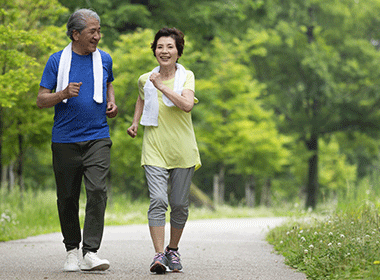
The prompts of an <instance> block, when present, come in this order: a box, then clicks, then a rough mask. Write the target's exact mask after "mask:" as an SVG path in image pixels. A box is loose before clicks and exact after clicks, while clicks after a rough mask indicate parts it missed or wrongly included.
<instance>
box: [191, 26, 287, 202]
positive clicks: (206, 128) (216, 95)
mask: <svg viewBox="0 0 380 280" xmlns="http://www.w3.org/2000/svg"><path fill="white" fill-rule="evenodd" d="M261 36H264V38H265V34H261ZM262 40H264V39H263V38H262ZM258 41H260V40H255V41H250V43H246V42H247V41H245V42H242V41H239V40H235V41H234V42H233V43H228V42H222V40H221V39H219V38H215V39H214V40H213V48H212V49H210V53H212V54H213V55H212V56H210V60H209V61H208V65H209V66H210V68H209V75H208V76H207V77H205V78H204V79H201V80H200V81H198V89H197V95H198V97H199V99H200V104H199V105H197V106H198V107H197V108H196V110H195V111H196V114H197V116H196V118H197V120H198V121H199V123H198V125H197V128H198V129H199V131H200V133H199V134H198V135H199V136H198V141H199V142H200V149H201V151H202V152H203V154H204V155H206V157H207V159H208V160H212V161H214V162H215V163H216V166H218V171H216V172H215V173H217V174H218V175H217V177H216V178H217V180H218V183H217V184H216V186H219V188H220V189H221V191H220V194H219V199H218V200H219V201H220V202H221V203H222V202H223V200H224V177H225V174H226V173H227V174H228V173H229V174H237V175H239V176H242V177H243V178H244V179H245V180H246V181H250V180H252V178H255V179H256V180H257V181H259V180H263V179H268V178H271V177H272V176H274V174H275V173H276V172H279V171H280V170H281V168H282V166H283V165H284V164H285V163H286V157H287V151H286V149H285V148H284V144H285V143H286V138H285V137H284V136H281V135H280V134H279V133H278V130H277V128H276V125H275V123H274V121H273V119H272V118H273V115H272V113H271V112H270V111H267V110H264V108H263V104H262V101H261V100H259V96H260V93H261V91H262V90H264V88H265V87H264V85H262V84H260V83H259V82H258V81H256V80H253V79H252V77H251V73H250V70H249V69H248V67H247V66H245V65H244V64H243V63H242V62H244V58H245V53H246V52H247V49H250V51H251V52H255V53H260V52H263V51H264V50H262V49H261V47H260V45H259V44H258ZM244 43H246V44H244ZM248 185H249V184H248ZM216 197H218V195H217V196H216Z"/></svg>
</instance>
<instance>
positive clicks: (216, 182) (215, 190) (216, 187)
mask: <svg viewBox="0 0 380 280" xmlns="http://www.w3.org/2000/svg"><path fill="white" fill-rule="evenodd" d="M213 199H214V204H215V205H220V201H219V176H218V174H214V181H213Z"/></svg>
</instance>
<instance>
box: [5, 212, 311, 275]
mask: <svg viewBox="0 0 380 280" xmlns="http://www.w3.org/2000/svg"><path fill="white" fill-rule="evenodd" d="M282 222H284V220H283V219H282V218H254V219H222V220H201V221H189V222H188V223H187V225H186V228H185V231H184V234H183V237H182V240H181V244H180V252H181V254H182V264H183V266H184V272H183V273H167V274H165V275H154V274H151V273H150V272H149V265H150V262H151V260H152V258H153V255H154V250H153V246H152V242H151V240H150V236H149V231H148V227H147V225H131V226H112V227H106V228H105V232H104V238H103V242H102V247H101V249H100V250H99V252H98V255H99V256H100V257H101V258H107V259H108V260H109V261H110V263H111V267H110V269H109V270H107V271H105V272H87V273H84V272H70V273H65V272H62V266H63V261H64V259H65V256H66V253H65V250H64V246H63V243H62V237H61V234H60V233H53V234H46V235H40V236H35V237H29V238H26V239H21V240H15V241H9V242H3V243H0V260H1V261H0V279H6V280H11V279H25V280H33V279H41V280H44V279H85V280H86V279H152V280H156V279H158V280H164V279H207V280H213V279H218V280H219V279H220V280H221V279H225V280H229V279H260V280H305V279H306V276H305V275H304V274H302V273H299V272H296V271H295V270H293V269H291V268H289V267H287V266H285V265H284V263H283V261H284V259H283V257H282V256H280V255H277V254H275V253H273V248H272V246H270V245H269V244H268V243H267V242H266V241H265V240H264V239H265V234H266V233H267V232H268V228H272V227H275V226H277V225H279V224H281V223H282ZM167 232H168V231H167Z"/></svg>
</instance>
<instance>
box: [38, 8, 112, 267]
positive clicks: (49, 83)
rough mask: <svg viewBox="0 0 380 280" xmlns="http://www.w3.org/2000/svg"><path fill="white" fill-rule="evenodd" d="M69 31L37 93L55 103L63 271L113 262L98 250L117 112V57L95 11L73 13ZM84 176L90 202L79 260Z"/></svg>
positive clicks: (43, 104) (41, 103) (44, 102)
mask: <svg viewBox="0 0 380 280" xmlns="http://www.w3.org/2000/svg"><path fill="white" fill-rule="evenodd" d="M67 35H68V36H69V37H70V39H71V43H70V44H69V45H68V46H67V47H66V48H65V49H64V50H61V51H59V52H57V53H54V54H53V55H51V56H50V58H49V60H48V62H47V64H46V66H45V69H44V72H43V75H42V79H41V83H40V89H39V91H38V97H37V106H38V107H39V108H48V107H53V106H54V107H55V114H54V125H53V130H52V154H53V169H54V174H55V179H56V185H57V205H58V214H59V219H60V224H61V230H62V235H63V242H64V244H65V247H66V251H67V257H66V261H65V264H64V267H63V270H64V271H80V270H106V269H108V268H109V262H108V260H102V259H100V258H99V257H98V256H97V250H98V249H99V247H100V243H101V240H102V236H103V229H104V214H105V209H106V202H107V187H106V177H107V174H108V171H109V167H110V148H111V145H112V142H111V139H110V134H109V127H108V124H107V116H108V117H109V118H113V117H115V116H116V115H117V106H116V105H115V96H114V89H113V86H112V81H113V80H114V78H113V73H112V59H111V56H110V55H109V54H107V53H105V52H103V51H102V50H99V49H98V48H97V45H98V43H99V40H100V38H101V34H100V18H99V16H98V15H97V13H96V12H94V11H92V10H87V9H81V10H77V11H76V12H74V13H73V14H72V15H71V16H70V18H69V20H68V22H67ZM82 178H84V184H85V188H86V195H87V202H86V210H85V221H84V227H83V246H82V253H83V260H82V261H81V262H80V261H79V257H78V252H79V247H80V243H81V239H82V236H81V228H80V222H79V195H80V192H81V184H82Z"/></svg>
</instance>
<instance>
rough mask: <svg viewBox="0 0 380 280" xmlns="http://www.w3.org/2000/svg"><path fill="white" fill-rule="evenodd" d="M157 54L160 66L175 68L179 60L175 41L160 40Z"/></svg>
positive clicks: (167, 38)
mask: <svg viewBox="0 0 380 280" xmlns="http://www.w3.org/2000/svg"><path fill="white" fill-rule="evenodd" d="M155 54H156V59H157V61H158V63H159V64H160V66H174V65H175V63H176V62H177V60H178V58H179V55H178V50H177V47H176V44H175V40H174V39H173V38H172V37H161V38H160V39H158V41H157V47H156V50H155Z"/></svg>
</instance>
